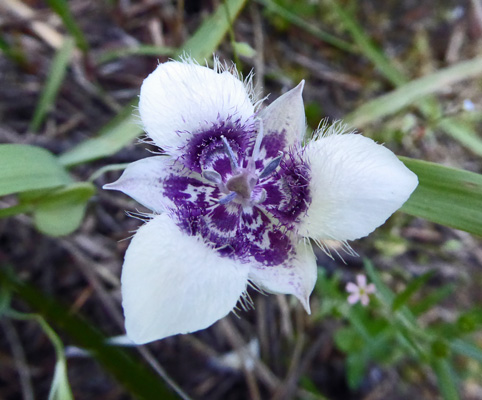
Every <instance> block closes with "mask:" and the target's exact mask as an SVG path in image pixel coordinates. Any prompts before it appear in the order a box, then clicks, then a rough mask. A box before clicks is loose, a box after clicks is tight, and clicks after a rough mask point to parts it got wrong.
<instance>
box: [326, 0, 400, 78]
mask: <svg viewBox="0 0 482 400" xmlns="http://www.w3.org/2000/svg"><path fill="white" fill-rule="evenodd" d="M329 4H330V5H331V7H332V8H333V10H334V11H335V12H336V13H337V14H338V17H339V18H340V21H341V22H342V24H343V25H344V27H345V28H346V30H347V31H348V32H349V33H350V35H351V37H352V39H353V41H354V42H355V43H356V44H357V45H358V49H359V51H360V53H362V54H363V55H365V57H367V58H368V59H369V60H370V61H371V62H372V63H373V64H374V65H375V66H376V67H377V69H378V70H379V71H380V72H381V73H382V74H383V75H384V76H385V77H386V78H387V79H388V80H389V81H390V82H391V83H393V84H394V85H395V86H398V85H401V84H402V83H404V82H405V80H406V79H405V77H404V75H403V74H402V73H401V72H400V71H399V70H398V69H396V68H395V67H394V66H393V65H392V63H391V62H390V60H389V59H388V58H387V57H386V56H385V54H384V53H383V52H382V51H381V50H380V49H378V47H377V46H376V45H375V44H374V43H373V42H372V41H371V39H370V38H369V37H368V35H366V34H365V31H364V30H363V28H362V27H361V26H360V24H358V22H357V21H356V20H355V18H353V17H352V16H351V15H350V14H349V13H348V12H347V11H346V10H345V9H344V8H343V7H342V6H341V5H339V4H338V1H337V0H330V1H329Z"/></svg>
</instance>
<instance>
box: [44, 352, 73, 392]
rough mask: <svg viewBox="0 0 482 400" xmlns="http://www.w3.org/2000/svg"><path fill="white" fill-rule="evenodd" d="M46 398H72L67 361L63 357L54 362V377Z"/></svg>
mask: <svg viewBox="0 0 482 400" xmlns="http://www.w3.org/2000/svg"><path fill="white" fill-rule="evenodd" d="M48 400H74V396H73V394H72V390H71V389H70V385H69V378H68V376H67V362H66V360H65V357H64V358H63V359H61V360H57V363H56V364H55V372H54V379H53V380H52V385H51V386H50V393H49V398H48Z"/></svg>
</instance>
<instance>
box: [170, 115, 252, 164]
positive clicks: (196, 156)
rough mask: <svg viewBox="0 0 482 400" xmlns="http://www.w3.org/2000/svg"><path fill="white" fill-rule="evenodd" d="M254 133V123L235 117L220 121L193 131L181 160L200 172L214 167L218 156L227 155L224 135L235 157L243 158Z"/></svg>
mask: <svg viewBox="0 0 482 400" xmlns="http://www.w3.org/2000/svg"><path fill="white" fill-rule="evenodd" d="M254 133H255V126H254V124H252V123H248V124H247V125H243V124H241V122H240V120H239V119H238V120H236V119H234V117H231V118H228V119H227V120H224V121H218V122H217V123H216V124H213V125H212V126H211V127H207V128H206V129H205V130H203V131H202V132H196V133H191V139H190V140H189V141H188V142H187V143H186V145H185V146H184V147H183V149H182V151H183V153H184V154H183V156H182V157H180V159H179V161H180V162H181V163H183V164H184V166H185V167H187V168H188V169H190V170H191V171H195V172H199V173H200V172H201V171H202V170H204V169H213V168H212V164H213V163H215V162H216V160H217V159H218V158H224V157H227V153H226V146H225V144H224V143H223V139H222V136H224V137H225V139H226V141H227V142H228V143H229V146H230V147H231V149H232V150H233V153H234V155H235V157H236V158H237V159H238V160H242V159H244V158H245V155H246V151H247V149H248V148H249V146H250V144H251V142H252V140H253V139H252V138H253V135H254ZM230 169H231V168H230ZM218 172H220V171H218ZM220 173H221V172H220Z"/></svg>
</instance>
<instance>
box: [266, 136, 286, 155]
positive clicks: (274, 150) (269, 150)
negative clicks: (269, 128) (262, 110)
mask: <svg viewBox="0 0 482 400" xmlns="http://www.w3.org/2000/svg"><path fill="white" fill-rule="evenodd" d="M285 147H286V132H285V130H284V129H283V131H281V132H268V134H265V137H264V138H263V141H262V142H261V148H262V149H263V148H264V149H265V151H266V159H271V158H274V157H278V156H279V153H280V152H284V151H285V150H286V148H285Z"/></svg>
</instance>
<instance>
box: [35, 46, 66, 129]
mask: <svg viewBox="0 0 482 400" xmlns="http://www.w3.org/2000/svg"><path fill="white" fill-rule="evenodd" d="M74 49H75V46H74V41H73V40H72V38H70V37H66V38H65V40H64V42H63V44H62V47H61V48H60V49H59V50H58V51H57V53H56V54H55V58H54V60H53V61H52V65H51V67H50V71H49V75H48V78H47V82H46V83H45V87H44V88H43V91H42V94H41V96H40V99H39V101H38V103H37V107H36V109H35V112H34V115H33V119H32V121H31V123H30V127H29V128H30V130H32V131H36V130H38V128H39V127H40V125H41V124H42V122H43V120H44V118H45V115H46V114H47V112H48V111H49V110H50V109H51V108H52V107H53V104H54V103H55V98H56V97H57V93H58V91H59V89H60V86H61V85H62V82H63V80H64V77H65V74H66V73H67V67H68V65H69V62H70V59H71V57H72V54H73V52H74Z"/></svg>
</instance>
